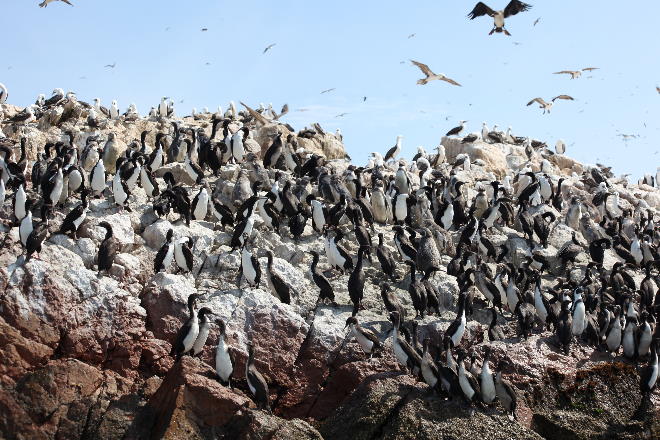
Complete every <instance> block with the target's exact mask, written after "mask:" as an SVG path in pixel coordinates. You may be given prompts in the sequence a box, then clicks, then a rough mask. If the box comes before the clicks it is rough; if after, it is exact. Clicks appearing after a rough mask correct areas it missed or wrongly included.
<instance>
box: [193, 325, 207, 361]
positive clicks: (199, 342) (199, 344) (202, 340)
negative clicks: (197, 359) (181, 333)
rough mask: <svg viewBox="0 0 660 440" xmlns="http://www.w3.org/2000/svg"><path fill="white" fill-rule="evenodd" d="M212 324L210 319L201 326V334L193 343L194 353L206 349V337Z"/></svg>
mask: <svg viewBox="0 0 660 440" xmlns="http://www.w3.org/2000/svg"><path fill="white" fill-rule="evenodd" d="M209 330H210V325H209V323H208V321H204V322H203V323H202V325H201V326H200V327H199V334H198V335H197V339H195V343H194V344H193V354H198V353H200V352H201V351H202V350H203V349H204V344H206V339H207V338H208V337H209Z"/></svg>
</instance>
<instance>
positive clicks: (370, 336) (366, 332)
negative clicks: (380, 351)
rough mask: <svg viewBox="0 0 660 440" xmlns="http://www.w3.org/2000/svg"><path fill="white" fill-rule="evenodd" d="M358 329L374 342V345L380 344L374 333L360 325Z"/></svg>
mask: <svg viewBox="0 0 660 440" xmlns="http://www.w3.org/2000/svg"><path fill="white" fill-rule="evenodd" d="M360 330H361V331H362V334H363V335H364V336H366V337H367V339H369V340H370V341H371V342H373V343H374V345H380V339H378V336H376V333H374V332H372V331H371V330H369V329H368V328H364V327H362V326H361V327H360Z"/></svg>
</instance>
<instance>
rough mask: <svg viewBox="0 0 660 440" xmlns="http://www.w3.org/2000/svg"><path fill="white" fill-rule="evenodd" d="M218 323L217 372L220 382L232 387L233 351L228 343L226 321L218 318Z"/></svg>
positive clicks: (234, 363) (216, 321)
mask: <svg viewBox="0 0 660 440" xmlns="http://www.w3.org/2000/svg"><path fill="white" fill-rule="evenodd" d="M215 323H216V324H217V325H218V346H217V347H216V349H215V372H216V373H217V374H218V377H219V378H220V383H222V384H223V385H224V386H228V387H230V388H231V377H232V375H233V374H234V365H236V362H235V361H234V356H233V353H232V352H231V351H230V347H229V344H227V339H226V337H227V333H226V332H227V329H226V327H225V322H224V321H223V320H222V319H220V318H218V319H216V320H215Z"/></svg>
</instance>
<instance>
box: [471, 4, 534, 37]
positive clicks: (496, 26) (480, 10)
mask: <svg viewBox="0 0 660 440" xmlns="http://www.w3.org/2000/svg"><path fill="white" fill-rule="evenodd" d="M531 8H532V5H528V4H527V3H523V2H521V1H519V0H511V1H510V2H509V4H508V5H506V8H504V10H503V11H494V10H493V9H491V8H490V7H488V6H487V5H486V4H485V3H483V2H479V3H477V4H476V6H475V7H474V9H473V10H472V12H470V13H469V14H468V18H469V19H470V20H474V19H475V18H477V17H482V16H484V15H489V16H491V17H493V21H494V23H493V29H492V30H491V31H490V32H489V33H488V35H493V33H494V32H497V33H502V32H504V34H505V35H509V36H510V35H511V34H510V33H509V31H507V30H506V28H505V27H504V19H505V18H509V17H511V16H513V15H516V14H518V13H519V12H525V11H528V10H530V9H531Z"/></svg>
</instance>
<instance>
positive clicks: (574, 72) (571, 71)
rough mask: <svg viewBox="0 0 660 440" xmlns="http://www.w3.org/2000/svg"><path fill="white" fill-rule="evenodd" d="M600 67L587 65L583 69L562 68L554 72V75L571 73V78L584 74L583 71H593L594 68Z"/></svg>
mask: <svg viewBox="0 0 660 440" xmlns="http://www.w3.org/2000/svg"><path fill="white" fill-rule="evenodd" d="M598 69H599V68H598V67H585V68H584V69H582V70H561V71H559V72H553V75H563V74H567V75H571V79H576V78H579V77H581V76H582V72H591V71H592V70H598Z"/></svg>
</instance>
